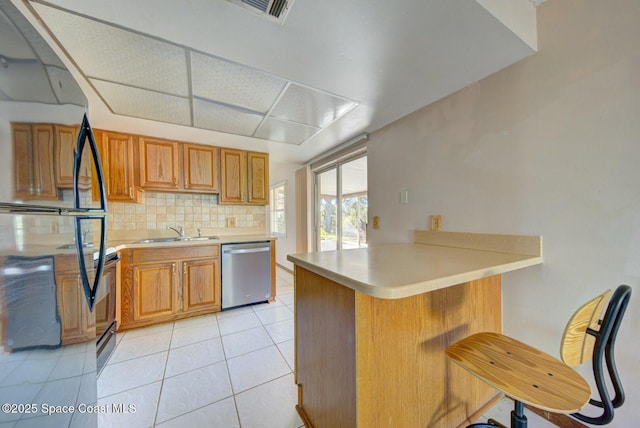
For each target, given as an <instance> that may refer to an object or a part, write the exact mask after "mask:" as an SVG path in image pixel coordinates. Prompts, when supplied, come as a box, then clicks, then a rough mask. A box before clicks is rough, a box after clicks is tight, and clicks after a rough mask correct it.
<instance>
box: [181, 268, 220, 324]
mask: <svg viewBox="0 0 640 428" xmlns="http://www.w3.org/2000/svg"><path fill="white" fill-rule="evenodd" d="M182 275H183V281H182V284H183V285H182V288H183V291H184V292H183V295H182V303H183V310H184V311H185V312H194V311H199V310H203V309H210V310H211V311H215V312H218V311H220V307H221V302H222V300H221V295H220V293H221V291H220V290H221V287H220V280H219V279H217V278H220V258H212V257H209V258H206V259H198V260H190V261H185V262H183V263H182Z"/></svg>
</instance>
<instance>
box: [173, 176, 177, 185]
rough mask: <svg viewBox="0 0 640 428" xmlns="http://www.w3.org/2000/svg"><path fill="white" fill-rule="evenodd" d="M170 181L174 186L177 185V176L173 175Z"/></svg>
mask: <svg viewBox="0 0 640 428" xmlns="http://www.w3.org/2000/svg"><path fill="white" fill-rule="evenodd" d="M172 181H173V185H174V186H175V187H178V179H177V178H175V177H173V179H172Z"/></svg>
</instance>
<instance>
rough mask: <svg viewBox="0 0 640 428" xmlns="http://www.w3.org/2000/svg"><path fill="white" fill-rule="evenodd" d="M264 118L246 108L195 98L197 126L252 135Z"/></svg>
mask: <svg viewBox="0 0 640 428" xmlns="http://www.w3.org/2000/svg"><path fill="white" fill-rule="evenodd" d="M262 118H263V116H261V115H259V114H255V113H251V112H249V111H246V110H244V111H243V110H238V109H234V108H232V107H228V106H224V105H220V104H216V103H213V102H209V101H206V100H201V99H197V98H196V99H194V100H193V122H194V123H193V124H194V126H195V127H197V128H204V129H210V130H212V131H220V132H226V133H229V134H239V135H245V136H251V135H253V133H254V131H255V130H256V128H257V127H258V125H260V122H261V121H262Z"/></svg>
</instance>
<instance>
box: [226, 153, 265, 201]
mask: <svg viewBox="0 0 640 428" xmlns="http://www.w3.org/2000/svg"><path fill="white" fill-rule="evenodd" d="M220 170H221V173H220V176H221V179H222V180H221V186H220V203H221V204H254V205H267V204H268V203H269V201H268V199H269V155H268V154H267V153H256V152H245V151H242V150H235V149H220Z"/></svg>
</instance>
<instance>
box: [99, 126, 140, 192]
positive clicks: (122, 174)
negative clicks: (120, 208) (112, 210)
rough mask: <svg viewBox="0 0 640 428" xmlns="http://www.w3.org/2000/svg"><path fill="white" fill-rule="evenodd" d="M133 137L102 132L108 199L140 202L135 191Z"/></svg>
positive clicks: (102, 156) (102, 152)
mask: <svg viewBox="0 0 640 428" xmlns="http://www.w3.org/2000/svg"><path fill="white" fill-rule="evenodd" d="M133 144H134V143H133V137H132V136H131V135H126V134H117V133H114V132H102V151H101V158H102V159H103V169H104V175H105V177H104V178H105V187H106V191H107V199H108V200H110V201H120V202H138V192H137V191H136V189H135V174H134V171H135V170H134V159H133Z"/></svg>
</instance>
